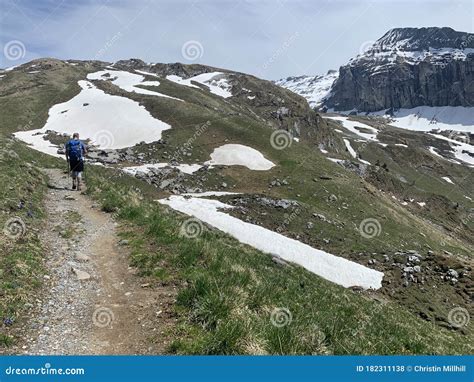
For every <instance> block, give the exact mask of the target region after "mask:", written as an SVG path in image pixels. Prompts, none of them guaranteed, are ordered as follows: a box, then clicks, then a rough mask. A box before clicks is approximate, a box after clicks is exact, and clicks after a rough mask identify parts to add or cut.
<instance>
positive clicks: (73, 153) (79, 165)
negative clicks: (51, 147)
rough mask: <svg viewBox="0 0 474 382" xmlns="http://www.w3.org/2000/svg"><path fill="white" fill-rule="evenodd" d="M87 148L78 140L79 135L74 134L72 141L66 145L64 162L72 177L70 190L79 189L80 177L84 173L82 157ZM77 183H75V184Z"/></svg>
mask: <svg viewBox="0 0 474 382" xmlns="http://www.w3.org/2000/svg"><path fill="white" fill-rule="evenodd" d="M86 153H87V147H86V145H85V144H84V143H82V142H81V141H80V140H79V133H74V134H73V135H72V139H71V140H70V141H69V142H67V143H66V160H67V162H68V164H69V171H70V172H71V176H72V189H73V190H75V189H76V188H77V190H78V191H80V189H81V177H82V172H83V171H84V155H85V154H86ZM76 181H77V182H76Z"/></svg>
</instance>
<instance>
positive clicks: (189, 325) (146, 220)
mask: <svg viewBox="0 0 474 382" xmlns="http://www.w3.org/2000/svg"><path fill="white" fill-rule="evenodd" d="M88 181H89V184H88V186H89V192H90V193H91V195H92V196H94V197H96V198H98V199H99V200H101V201H102V202H103V203H104V202H106V203H110V204H111V205H114V206H115V207H116V213H117V216H118V217H119V218H120V219H122V220H123V221H124V223H126V226H127V227H128V228H127V229H126V232H125V233H124V235H125V236H124V237H126V238H128V239H130V240H131V243H130V245H131V247H132V248H133V250H132V256H131V261H132V264H133V265H134V266H136V267H137V268H138V270H139V271H140V272H141V273H142V274H144V275H147V276H155V277H156V278H157V280H162V278H164V279H166V280H172V281H174V282H175V283H177V284H178V285H180V290H179V293H178V296H177V303H176V311H177V313H178V316H179V317H180V319H179V321H178V324H177V326H176V328H175V329H174V330H175V333H174V336H175V337H176V340H175V341H174V342H173V343H172V345H171V346H170V347H169V349H168V350H169V351H170V352H172V353H178V354H182V353H185V354H189V353H190V354H451V353H470V352H471V351H472V333H471V332H469V334H468V335H463V334H462V333H460V332H456V331H450V330H447V329H444V328H441V327H438V326H435V325H433V324H431V323H428V322H426V321H423V320H421V319H419V318H418V317H416V316H415V315H413V314H411V313H409V312H408V311H407V310H406V309H405V308H403V307H402V306H400V305H398V304H396V303H393V302H387V301H384V302H380V301H378V300H376V299H372V298H371V297H370V295H366V294H363V295H360V294H357V293H354V292H351V291H350V290H347V289H344V288H342V287H339V286H337V285H334V284H332V283H330V282H327V281H325V280H323V279H321V278H319V277H317V276H315V275H313V274H311V273H309V272H307V271H306V270H304V269H302V268H300V267H298V266H291V267H281V266H279V265H276V264H274V263H273V262H272V261H271V258H270V256H268V255H265V254H262V253H260V252H258V251H256V250H254V249H252V248H249V247H247V246H244V245H241V244H239V243H238V242H237V241H235V240H234V239H232V238H230V237H228V236H226V235H224V234H222V233H220V232H218V231H213V230H205V231H204V233H203V234H202V235H201V236H199V237H198V238H197V239H188V238H185V237H182V236H181V235H180V234H179V232H180V224H181V221H182V220H184V218H180V217H179V216H178V215H176V214H175V213H173V212H171V211H169V210H168V209H166V208H164V207H162V206H160V205H158V204H157V203H156V202H153V201H151V200H152V199H153V198H154V197H155V196H154V195H153V191H152V190H151V189H144V191H143V194H142V195H141V197H140V198H139V201H138V202H137V201H136V200H137V198H136V197H128V195H129V193H134V194H136V192H137V191H136V188H137V187H138V188H140V187H141V184H140V183H139V182H137V181H136V180H135V179H132V178H126V177H115V176H114V175H113V172H110V171H108V170H106V169H102V168H101V169H98V170H97V171H96V172H95V173H93V174H90V175H89V180H88ZM145 188H146V187H145ZM113 194H115V195H113ZM112 195H113V196H112ZM129 200H135V202H134V203H130V202H129ZM282 308H284V309H287V310H288V311H289V312H290V314H291V322H290V323H288V325H284V326H282V327H276V326H275V325H273V324H272V320H271V317H272V313H273V314H274V312H277V311H278V309H280V310H281V309H282ZM281 311H282V312H283V313H284V312H285V311H283V310H281Z"/></svg>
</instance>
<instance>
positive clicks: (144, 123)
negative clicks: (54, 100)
mask: <svg viewBox="0 0 474 382" xmlns="http://www.w3.org/2000/svg"><path fill="white" fill-rule="evenodd" d="M78 83H79V86H80V87H81V89H82V90H81V92H80V93H79V94H78V95H76V96H75V97H73V98H72V99H70V100H69V101H67V102H63V103H59V104H56V105H54V106H53V107H52V108H51V109H50V110H49V118H48V121H47V122H46V124H45V126H44V127H43V128H42V129H37V130H28V131H20V132H18V133H16V134H15V136H16V137H17V138H19V139H21V140H23V141H25V142H27V143H29V144H31V145H32V146H33V148H35V149H37V150H39V151H43V152H46V153H48V154H51V155H57V154H56V152H57V148H54V147H52V146H51V144H49V142H46V141H45V140H44V139H43V136H44V135H45V134H46V132H47V131H48V130H52V131H56V132H57V133H60V134H64V133H65V134H68V135H72V134H73V133H75V132H78V133H79V134H80V135H81V138H82V139H91V141H92V143H94V144H96V145H98V146H99V147H102V148H110V149H119V148H124V147H130V146H133V145H135V144H137V143H139V142H142V141H144V142H155V141H157V140H159V139H161V133H162V132H163V131H164V130H167V129H170V128H171V126H170V125H169V124H167V123H165V122H163V121H160V120H159V119H156V118H153V117H152V116H151V114H150V113H149V112H148V111H147V110H146V109H145V108H144V107H143V106H141V105H140V104H139V103H138V102H135V101H133V100H131V99H129V98H126V97H119V96H114V95H110V94H107V93H105V92H103V91H102V90H100V89H98V88H97V87H95V86H94V85H93V84H92V83H91V82H89V81H83V80H81V81H79V82H78Z"/></svg>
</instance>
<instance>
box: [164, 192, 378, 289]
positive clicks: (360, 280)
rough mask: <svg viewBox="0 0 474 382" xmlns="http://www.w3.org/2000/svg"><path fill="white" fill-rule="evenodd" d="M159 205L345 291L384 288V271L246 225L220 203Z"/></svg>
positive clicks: (178, 200)
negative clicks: (290, 263)
mask: <svg viewBox="0 0 474 382" xmlns="http://www.w3.org/2000/svg"><path fill="white" fill-rule="evenodd" d="M159 202H160V203H162V204H166V205H169V206H170V207H171V208H173V209H175V210H177V211H180V212H182V213H185V214H187V215H191V216H194V217H196V218H198V219H199V220H201V221H203V222H205V223H207V224H210V225H211V226H213V227H215V228H217V229H219V230H221V231H223V232H225V233H228V234H229V235H231V236H233V237H235V238H236V239H237V240H239V241H240V242H242V243H245V244H248V245H251V246H252V247H254V248H257V249H259V250H261V251H262V252H265V253H270V254H272V255H276V256H279V257H281V258H282V259H284V260H286V261H290V262H293V263H296V264H299V265H301V266H302V267H304V268H306V269H308V270H309V271H310V272H313V273H314V274H317V275H319V276H321V277H323V278H325V279H327V280H329V281H332V282H334V283H336V284H339V285H342V286H344V287H346V288H348V287H352V286H358V287H361V288H365V289H368V288H371V289H379V288H380V287H381V286H382V279H383V277H384V274H383V273H382V272H379V271H376V270H374V269H370V268H367V267H365V266H363V265H360V264H358V263H355V262H353V261H350V260H346V259H344V258H342V257H338V256H334V255H332V254H330V253H328V252H325V251H322V250H319V249H315V248H313V247H310V246H309V245H306V244H304V243H301V242H299V241H297V240H294V239H291V238H289V237H286V236H284V235H281V234H279V233H276V232H273V231H270V230H269V229H266V228H263V227H260V226H258V225H255V224H250V223H246V222H244V221H242V220H240V219H238V218H235V217H233V216H230V215H229V214H227V213H225V212H223V211H221V210H222V209H231V208H233V206H231V205H228V204H225V203H222V202H220V201H217V200H211V199H205V198H196V197H184V196H171V197H169V198H168V199H162V200H160V201H159Z"/></svg>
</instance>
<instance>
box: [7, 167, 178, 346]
mask: <svg viewBox="0 0 474 382" xmlns="http://www.w3.org/2000/svg"><path fill="white" fill-rule="evenodd" d="M46 173H47V174H48V176H49V177H50V184H49V187H50V189H49V190H48V195H47V199H46V209H47V215H48V216H47V222H46V223H45V227H44V232H43V234H42V242H43V244H44V246H45V248H46V249H47V253H46V254H45V255H46V259H45V261H46V269H47V272H48V273H47V275H46V276H45V284H46V285H45V292H44V294H45V295H44V296H43V298H41V300H38V305H37V307H36V310H37V313H36V314H35V317H33V318H32V319H31V321H30V322H29V323H28V324H27V327H26V328H24V338H23V341H20V343H21V345H19V346H20V348H18V349H16V353H17V354H18V353H26V354H159V353H163V352H164V351H165V348H166V345H167V341H168V340H167V338H166V337H167V336H168V335H169V334H168V332H169V331H168V330H167V328H169V326H170V325H171V324H172V321H173V318H172V313H171V306H172V301H173V300H174V296H175V291H174V289H173V288H172V287H169V286H167V287H162V286H155V287H152V286H149V285H148V283H146V280H144V279H142V278H140V277H138V276H136V275H135V274H134V270H133V269H132V268H130V267H129V266H128V264H129V260H128V246H127V245H120V244H119V242H120V239H119V238H118V236H117V233H116V228H117V223H115V222H114V221H113V219H112V217H111V215H110V214H106V213H103V212H101V211H99V210H98V209H97V207H96V206H95V205H94V203H93V201H91V200H90V199H89V198H88V197H87V196H85V195H83V194H81V193H80V192H77V191H71V190H70V186H71V184H70V180H69V179H68V178H67V177H66V175H65V174H63V173H61V172H60V171H58V170H46ZM122 244H123V243H122Z"/></svg>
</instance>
